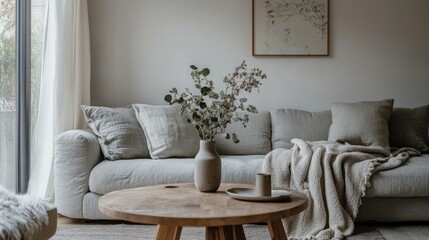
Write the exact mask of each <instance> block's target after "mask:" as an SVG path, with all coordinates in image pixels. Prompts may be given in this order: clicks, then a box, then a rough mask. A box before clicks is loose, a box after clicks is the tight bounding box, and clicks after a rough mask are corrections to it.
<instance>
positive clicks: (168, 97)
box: [164, 94, 173, 103]
mask: <svg viewBox="0 0 429 240" xmlns="http://www.w3.org/2000/svg"><path fill="white" fill-rule="evenodd" d="M164 100H165V101H166V102H168V103H171V101H172V100H173V97H172V96H171V95H170V94H168V95H166V96H165V97H164Z"/></svg>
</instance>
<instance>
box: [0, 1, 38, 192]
mask: <svg viewBox="0 0 429 240" xmlns="http://www.w3.org/2000/svg"><path fill="white" fill-rule="evenodd" d="M45 10H46V0H32V1H31V73H30V78H31V84H30V85H31V86H30V91H29V94H30V96H27V97H30V99H31V120H30V122H31V123H35V122H36V121H35V117H36V116H37V109H38V99H39V89H40V78H41V59H42V51H43V38H44V21H45V13H46V11H45ZM16 12H17V4H16V1H15V0H0V185H2V186H4V187H6V188H7V189H9V190H14V191H16V190H17V188H18V186H17V184H18V182H17V179H18V177H20V176H18V158H17V151H18V149H17V146H18V145H17V143H18V141H19V136H18V135H19V134H18V129H17V126H18V124H17V123H18V114H17V110H18V105H17V100H18V97H19V94H20V93H18V91H17V90H18V89H17V83H18V82H17V81H18V80H17V70H16V69H17V60H18V59H17V53H16V52H17V51H16V50H17V49H16V46H17V45H16V40H17V32H16V22H17V21H16V17H18V18H20V17H23V16H20V15H18V16H17V15H16ZM27 87H28V86H27ZM33 127H34V126H28V127H27V128H30V129H32V128H33ZM30 135H31V134H30ZM26 161H29V159H27V160H26Z"/></svg>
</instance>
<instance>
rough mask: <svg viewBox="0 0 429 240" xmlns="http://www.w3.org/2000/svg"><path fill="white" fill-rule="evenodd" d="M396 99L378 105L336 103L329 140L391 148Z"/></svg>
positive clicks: (333, 107) (333, 105)
mask: <svg viewBox="0 0 429 240" xmlns="http://www.w3.org/2000/svg"><path fill="white" fill-rule="evenodd" d="M392 108H393V99H389V100H383V101H377V102H358V103H334V104H332V106H331V112H332V125H331V127H330V129H329V141H336V142H347V143H350V144H353V145H363V146H380V147H383V148H389V125H388V122H389V119H390V114H391V112H392Z"/></svg>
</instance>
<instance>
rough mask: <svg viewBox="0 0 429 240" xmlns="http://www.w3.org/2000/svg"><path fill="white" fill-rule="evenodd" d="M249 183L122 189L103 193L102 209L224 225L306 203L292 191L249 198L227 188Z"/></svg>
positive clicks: (144, 218) (133, 217)
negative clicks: (285, 197) (284, 197)
mask: <svg viewBox="0 0 429 240" xmlns="http://www.w3.org/2000/svg"><path fill="white" fill-rule="evenodd" d="M236 187H254V185H246V184H221V186H220V188H219V190H218V191H217V192H216V193H203V192H200V191H198V190H197V189H196V188H195V186H194V184H192V183H186V184H166V185H156V186H150V187H142V188H133V189H125V190H119V191H115V192H111V193H108V194H106V195H104V196H102V197H101V198H100V200H99V203H98V205H99V209H100V211H101V212H103V213H104V214H106V215H108V216H110V217H113V218H115V219H121V220H126V221H130V222H136V223H146V224H160V225H175V226H224V225H240V224H246V223H254V222H264V221H267V220H269V219H272V218H277V219H281V218H284V217H287V216H291V215H294V214H297V213H299V212H301V211H303V210H304V209H305V208H306V207H307V198H306V197H305V195H303V194H300V193H297V192H293V194H292V196H291V198H290V200H289V201H283V202H248V201H240V200H236V199H233V198H231V197H230V196H229V195H228V194H227V193H226V192H225V191H226V190H227V189H229V188H236Z"/></svg>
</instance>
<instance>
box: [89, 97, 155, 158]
mask: <svg viewBox="0 0 429 240" xmlns="http://www.w3.org/2000/svg"><path fill="white" fill-rule="evenodd" d="M81 108H82V110H83V113H84V116H85V119H86V122H87V123H88V126H89V127H90V128H91V129H92V131H93V132H94V133H95V135H97V137H98V142H99V143H100V148H101V151H102V152H103V155H104V156H105V157H106V159H108V160H118V159H130V158H145V157H149V150H148V148H147V144H146V137H145V135H144V132H143V129H142V128H141V127H140V124H139V122H138V121H137V118H136V116H135V114H134V109H132V108H109V107H96V106H86V105H82V106H81Z"/></svg>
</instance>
